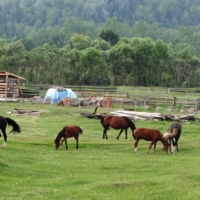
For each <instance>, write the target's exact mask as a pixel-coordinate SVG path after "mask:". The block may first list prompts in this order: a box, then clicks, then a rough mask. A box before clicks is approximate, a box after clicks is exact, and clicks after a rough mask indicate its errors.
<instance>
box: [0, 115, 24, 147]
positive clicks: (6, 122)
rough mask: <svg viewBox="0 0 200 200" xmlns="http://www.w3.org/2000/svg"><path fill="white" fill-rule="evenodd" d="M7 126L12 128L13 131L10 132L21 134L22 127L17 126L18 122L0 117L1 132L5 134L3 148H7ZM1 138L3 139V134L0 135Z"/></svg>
mask: <svg viewBox="0 0 200 200" xmlns="http://www.w3.org/2000/svg"><path fill="white" fill-rule="evenodd" d="M7 125H9V126H12V128H13V129H12V130H11V131H10V133H11V132H14V133H15V132H18V133H19V132H21V128H20V126H19V125H18V124H17V122H15V121H14V120H13V119H11V118H8V117H7V118H6V117H2V116H0V129H1V132H2V133H3V137H4V143H3V146H2V148H5V147H6V141H7V134H6V127H7ZM0 137H1V133H0Z"/></svg>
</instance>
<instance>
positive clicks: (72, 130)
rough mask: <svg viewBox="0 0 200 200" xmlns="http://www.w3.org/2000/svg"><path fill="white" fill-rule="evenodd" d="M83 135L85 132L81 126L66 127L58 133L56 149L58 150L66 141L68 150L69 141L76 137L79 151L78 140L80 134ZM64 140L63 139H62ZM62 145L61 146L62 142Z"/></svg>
mask: <svg viewBox="0 0 200 200" xmlns="http://www.w3.org/2000/svg"><path fill="white" fill-rule="evenodd" d="M81 133H83V130H82V129H81V128H80V127H79V126H76V125H74V126H65V127H63V129H62V130H61V131H60V132H59V133H58V135H57V137H56V139H55V141H54V143H55V148H56V149H58V147H59V146H60V145H61V146H62V143H63V142H64V141H65V145H66V149H68V145H67V139H68V138H71V137H74V138H75V140H76V149H78V138H79V134H81ZM62 138H63V139H62ZM61 139H62V141H61V144H60V140H61Z"/></svg>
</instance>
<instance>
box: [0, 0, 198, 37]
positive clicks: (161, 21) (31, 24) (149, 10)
mask: <svg viewBox="0 0 200 200" xmlns="http://www.w3.org/2000/svg"><path fill="white" fill-rule="evenodd" d="M70 17H74V18H75V19H76V20H79V21H85V22H90V23H94V25H95V26H99V25H101V24H102V23H105V22H106V20H107V19H108V18H112V17H117V20H118V22H120V23H123V24H128V25H129V26H130V27H132V26H133V25H134V24H135V23H136V22H137V21H140V20H142V21H145V22H147V23H149V24H153V23H156V24H157V25H158V26H159V27H163V28H178V27H180V26H186V27H189V26H197V25H198V24H200V1H199V0H190V1H187V0H165V1H160V0H152V1H147V0H123V1H122V0H101V1H99V0H0V35H1V36H2V35H4V36H6V37H8V38H12V37H14V36H20V37H25V36H27V35H28V34H30V33H31V31H33V30H36V31H37V30H38V29H40V28H42V27H44V28H46V27H58V28H61V27H63V26H64V23H65V21H66V19H67V18H70Z"/></svg>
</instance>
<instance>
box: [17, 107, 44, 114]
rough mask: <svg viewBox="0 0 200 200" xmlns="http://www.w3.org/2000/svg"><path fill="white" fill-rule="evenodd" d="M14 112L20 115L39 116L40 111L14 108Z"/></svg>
mask: <svg viewBox="0 0 200 200" xmlns="http://www.w3.org/2000/svg"><path fill="white" fill-rule="evenodd" d="M14 114H15V115H21V116H27V115H29V116H40V115H41V114H42V113H41V112H38V111H35V110H23V109H17V108H15V109H14Z"/></svg>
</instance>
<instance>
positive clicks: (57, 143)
mask: <svg viewBox="0 0 200 200" xmlns="http://www.w3.org/2000/svg"><path fill="white" fill-rule="evenodd" d="M54 144H55V149H56V150H57V149H58V148H59V146H60V140H59V139H58V138H56V139H55V140H54Z"/></svg>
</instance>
